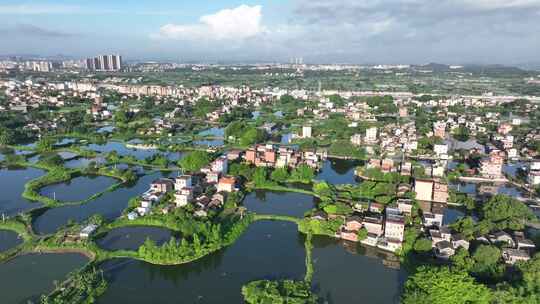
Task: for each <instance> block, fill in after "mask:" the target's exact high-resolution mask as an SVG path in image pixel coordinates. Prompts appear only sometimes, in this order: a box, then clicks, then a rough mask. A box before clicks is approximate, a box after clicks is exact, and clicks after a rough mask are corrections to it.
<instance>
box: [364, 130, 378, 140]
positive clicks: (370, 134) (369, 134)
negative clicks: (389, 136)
mask: <svg viewBox="0 0 540 304" xmlns="http://www.w3.org/2000/svg"><path fill="white" fill-rule="evenodd" d="M376 141H377V127H371V128H368V129H367V130H366V142H367V143H374V142H376Z"/></svg>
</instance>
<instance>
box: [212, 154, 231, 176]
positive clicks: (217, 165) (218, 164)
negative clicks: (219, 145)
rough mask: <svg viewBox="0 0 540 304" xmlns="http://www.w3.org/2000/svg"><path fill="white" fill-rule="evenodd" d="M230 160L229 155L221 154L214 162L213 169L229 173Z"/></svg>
mask: <svg viewBox="0 0 540 304" xmlns="http://www.w3.org/2000/svg"><path fill="white" fill-rule="evenodd" d="M227 169H228V160H227V156H220V157H218V159H216V160H215V161H213V162H212V171H214V172H219V173H222V174H227Z"/></svg>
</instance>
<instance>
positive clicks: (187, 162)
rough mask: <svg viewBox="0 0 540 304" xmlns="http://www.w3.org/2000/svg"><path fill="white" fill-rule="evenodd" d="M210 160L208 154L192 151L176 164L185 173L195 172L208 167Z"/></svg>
mask: <svg viewBox="0 0 540 304" xmlns="http://www.w3.org/2000/svg"><path fill="white" fill-rule="evenodd" d="M211 160H212V159H211V157H210V154H209V153H208V152H205V151H194V152H191V153H189V154H188V155H186V156H185V157H184V158H182V159H181V160H180V161H179V162H178V164H179V165H180V167H182V169H184V170H186V171H189V172H195V171H198V170H200V169H201V168H202V167H204V166H206V165H208V164H209V163H210V161H211Z"/></svg>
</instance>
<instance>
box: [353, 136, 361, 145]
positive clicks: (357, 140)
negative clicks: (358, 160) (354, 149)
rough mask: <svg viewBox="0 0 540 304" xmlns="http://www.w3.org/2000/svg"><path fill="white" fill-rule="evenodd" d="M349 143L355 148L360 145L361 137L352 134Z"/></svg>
mask: <svg viewBox="0 0 540 304" xmlns="http://www.w3.org/2000/svg"><path fill="white" fill-rule="evenodd" d="M351 143H352V144H353V145H355V146H361V145H362V135H361V134H354V135H353V136H351Z"/></svg>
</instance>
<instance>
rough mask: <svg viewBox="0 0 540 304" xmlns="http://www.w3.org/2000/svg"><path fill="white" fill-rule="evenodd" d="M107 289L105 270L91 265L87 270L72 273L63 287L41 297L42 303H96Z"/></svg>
mask: <svg viewBox="0 0 540 304" xmlns="http://www.w3.org/2000/svg"><path fill="white" fill-rule="evenodd" d="M105 290H107V281H106V280H105V279H104V277H103V271H101V270H97V269H96V268H94V267H90V268H89V269H87V270H85V271H77V272H74V273H71V274H70V275H69V276H68V278H67V280H66V281H65V282H64V283H63V284H62V286H61V288H58V289H56V290H55V291H53V292H52V293H51V294H49V295H47V296H42V297H41V304H67V303H69V304H87V303H95V302H96V300H97V297H99V296H100V295H101V294H102V293H104V292H105Z"/></svg>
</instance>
